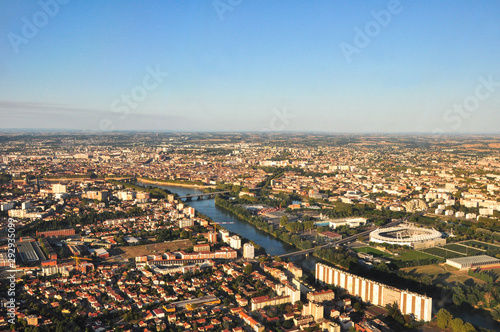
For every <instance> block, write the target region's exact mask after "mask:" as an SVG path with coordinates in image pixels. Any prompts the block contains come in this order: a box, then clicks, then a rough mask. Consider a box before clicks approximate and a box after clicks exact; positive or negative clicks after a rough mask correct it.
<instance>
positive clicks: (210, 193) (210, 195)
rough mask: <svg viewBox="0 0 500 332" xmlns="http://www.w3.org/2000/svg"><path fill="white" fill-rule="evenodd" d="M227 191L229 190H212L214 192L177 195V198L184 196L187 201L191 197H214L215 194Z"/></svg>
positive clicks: (199, 198) (200, 198)
mask: <svg viewBox="0 0 500 332" xmlns="http://www.w3.org/2000/svg"><path fill="white" fill-rule="evenodd" d="M228 192H229V190H226V191H214V192H209V193H203V194H190V195H184V196H179V199H183V198H185V199H186V200H187V201H190V200H192V199H193V198H198V200H202V199H204V197H205V198H214V197H215V195H218V194H226V193H228Z"/></svg>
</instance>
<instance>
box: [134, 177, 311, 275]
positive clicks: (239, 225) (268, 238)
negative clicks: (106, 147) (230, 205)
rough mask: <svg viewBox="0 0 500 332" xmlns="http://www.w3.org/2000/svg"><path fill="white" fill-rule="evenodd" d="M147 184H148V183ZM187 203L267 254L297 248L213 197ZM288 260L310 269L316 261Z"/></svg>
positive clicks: (182, 189)
mask: <svg viewBox="0 0 500 332" xmlns="http://www.w3.org/2000/svg"><path fill="white" fill-rule="evenodd" d="M137 185H144V184H143V183H137ZM147 185H148V186H149V185H150V184H147ZM155 187H159V188H163V189H167V190H169V191H171V192H173V193H176V194H178V195H179V196H184V195H192V194H203V191H202V190H199V189H194V188H186V187H176V186H160V185H155ZM187 204H189V205H190V206H192V207H193V208H195V209H196V211H198V212H200V213H203V214H204V215H206V216H208V217H210V218H211V219H212V220H213V221H215V222H218V223H230V224H222V225H221V226H223V227H224V228H225V229H227V230H228V231H230V232H233V233H236V234H238V235H240V236H242V237H244V238H247V239H249V240H251V241H253V242H255V243H257V244H258V245H259V246H261V247H263V248H265V249H266V252H267V253H268V254H269V255H282V254H286V253H289V252H294V251H298V250H299V249H297V248H295V247H294V246H291V245H289V244H286V243H283V242H281V241H279V240H277V239H276V238H274V237H273V236H272V235H269V234H268V233H266V232H263V231H260V230H259V229H257V228H256V227H255V226H253V225H251V224H249V223H247V222H246V221H244V220H241V219H239V218H238V217H236V216H234V215H233V214H232V213H230V212H228V211H226V210H223V209H221V208H219V207H217V206H215V201H214V200H213V199H204V200H192V201H189V202H187ZM290 261H292V262H294V263H295V264H297V265H298V266H301V267H303V268H305V269H308V270H311V271H314V269H315V265H316V262H317V260H316V259H315V258H314V257H312V256H309V257H305V256H295V257H290Z"/></svg>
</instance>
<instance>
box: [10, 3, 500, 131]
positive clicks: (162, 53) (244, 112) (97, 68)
mask: <svg viewBox="0 0 500 332" xmlns="http://www.w3.org/2000/svg"><path fill="white" fill-rule="evenodd" d="M61 2H62V3H59V2H57V1H55V0H42V1H40V2H39V1H23V2H2V3H0V22H2V23H0V36H2V38H1V39H0V50H1V57H0V87H1V89H0V114H1V117H2V121H1V122H0V128H1V129H3V130H5V129H16V128H17V129H19V128H27V129H35V130H36V129H43V130H45V129H47V130H50V129H53V130H59V129H60V130H87V131H92V132H108V131H112V130H117V131H130V130H134V131H173V132H322V133H325V132H326V133H422V134H429V133H436V134H440V135H441V134H456V133H463V134H477V133H485V134H494V133H498V132H499V131H498V129H497V128H498V126H497V124H498V123H500V112H498V105H499V102H500V68H499V66H498V55H499V54H500V24H498V14H500V3H498V2H487V1H479V2H473V3H472V2H469V1H451V0H447V1H442V2H439V3H419V2H411V1H408V0H407V1H405V0H401V1H392V0H391V1H370V2H356V3H352V2H346V1H317V2H313V3H311V2H302V1H290V2H287V5H286V6H284V5H283V4H282V3H269V2H264V1H231V2H228V1H224V0H221V1H215V2H201V1H198V2H189V3H177V2H163V1H148V2H146V3H145V2H123V1H107V2H104V3H102V2H92V1H90V2H83V3H81V2H76V1H68V2H67V3H64V1H61Z"/></svg>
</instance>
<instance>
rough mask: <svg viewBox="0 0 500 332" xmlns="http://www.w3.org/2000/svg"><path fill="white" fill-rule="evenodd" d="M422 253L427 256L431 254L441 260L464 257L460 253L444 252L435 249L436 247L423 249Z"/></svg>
mask: <svg viewBox="0 0 500 332" xmlns="http://www.w3.org/2000/svg"><path fill="white" fill-rule="evenodd" d="M422 252H425V253H428V254H431V255H434V256H439V257H442V258H457V257H465V256H466V255H465V254H460V253H456V252H453V251H449V250H446V249H443V248H437V247H434V248H427V249H423V250H422Z"/></svg>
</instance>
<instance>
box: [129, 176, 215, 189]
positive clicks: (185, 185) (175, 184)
mask: <svg viewBox="0 0 500 332" xmlns="http://www.w3.org/2000/svg"><path fill="white" fill-rule="evenodd" d="M137 182H140V183H143V184H154V185H157V186H172V187H183V188H194V189H206V188H215V186H209V185H202V184H194V183H185V182H175V181H166V180H151V179H148V178H137Z"/></svg>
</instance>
